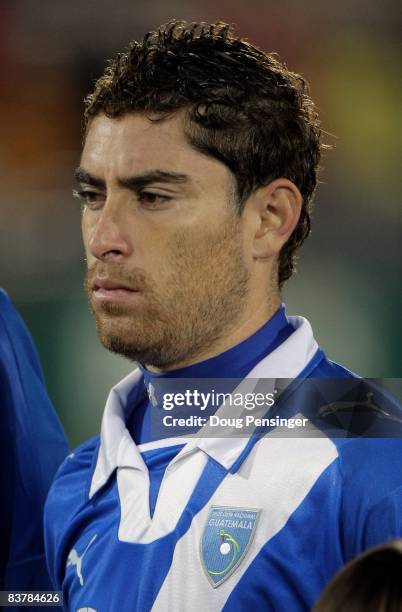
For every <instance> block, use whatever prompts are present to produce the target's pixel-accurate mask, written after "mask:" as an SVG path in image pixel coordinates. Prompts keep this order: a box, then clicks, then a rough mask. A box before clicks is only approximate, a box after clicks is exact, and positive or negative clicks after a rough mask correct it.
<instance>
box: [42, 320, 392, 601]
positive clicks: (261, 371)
mask: <svg viewBox="0 0 402 612" xmlns="http://www.w3.org/2000/svg"><path fill="white" fill-rule="evenodd" d="M290 321H291V323H292V325H293V327H294V328H295V331H294V332H293V333H292V334H291V335H290V336H289V337H288V338H287V339H286V340H285V341H284V342H283V343H282V344H281V345H280V346H278V347H277V348H275V350H273V351H272V352H271V353H270V354H269V355H268V356H267V357H265V358H264V359H263V360H262V361H260V363H258V364H257V366H256V367H255V368H254V369H253V370H252V371H251V372H250V374H249V375H248V377H247V378H246V379H245V381H244V382H245V383H246V384H247V381H249V382H250V384H251V381H252V380H254V381H255V380H257V379H260V378H267V379H275V378H284V379H293V378H296V377H301V378H308V377H314V378H344V377H352V376H353V375H352V374H351V373H350V372H348V371H347V370H345V369H344V368H342V367H341V366H338V365H336V364H334V363H331V362H330V361H328V360H327V359H326V357H325V355H324V353H323V352H322V351H321V350H320V349H319V348H318V346H317V344H316V342H315V340H314V338H313V335H312V330H311V327H310V325H309V323H308V322H307V321H306V320H305V319H303V318H301V317H291V318H290ZM143 394H144V385H143V382H142V373H141V371H140V370H136V371H135V372H134V373H132V374H130V375H129V376H128V377H127V378H125V379H124V380H123V381H122V382H121V383H119V384H118V385H116V387H114V388H113V389H112V391H111V393H110V395H109V398H108V401H107V404H106V408H105V413H104V417H103V422H102V430H101V436H100V438H99V437H96V438H94V439H92V440H90V441H88V442H87V443H85V444H83V445H82V446H81V447H79V448H78V449H77V450H76V451H75V453H74V454H73V455H72V456H71V457H70V458H69V459H67V460H66V461H65V462H64V464H63V465H62V467H61V468H60V470H59V472H58V474H57V476H56V479H55V481H54V483H53V486H52V489H51V491H50V494H49V497H48V500H47V504H46V511H45V531H46V550H47V557H48V564H49V571H50V573H51V576H52V579H53V582H54V586H55V588H57V589H62V590H63V591H64V596H65V602H66V608H67V609H68V610H73V611H74V612H75V611H78V610H86V609H93V610H96V611H97V612H110V611H114V610H122V611H127V612H130V611H136V610H138V611H141V612H143V611H146V610H155V611H163V612H165V611H167V610H169V611H170V610H172V611H173V610H174V611H175V612H181V611H183V612H184V611H188V610H208V611H211V612H212V611H215V610H230V611H236V610H239V611H240V610H241V611H244V610H245V609H247V608H249V607H251V606H255V608H256V609H259V610H267V611H277V612H282V611H283V610H286V611H287V612H293V611H294V612H297V611H302V610H303V611H304V610H310V609H311V607H312V605H313V604H314V602H315V601H316V599H317V598H318V595H319V594H320V592H321V590H322V589H323V587H324V586H325V584H326V583H327V582H328V581H329V580H330V578H331V577H332V576H333V575H334V573H335V572H336V571H337V570H338V569H339V568H340V567H341V566H342V565H343V564H344V563H345V562H346V561H347V560H349V559H350V558H352V557H353V556H355V555H356V554H358V553H359V552H360V551H362V550H364V549H365V548H367V547H369V546H372V545H375V544H378V543H380V542H383V541H385V540H387V539H389V538H393V537H396V536H400V535H401V512H400V499H401V494H402V442H401V440H400V439H396V438H394V439H377V438H371V439H368V438H367V439H364V438H350V439H347V438H346V439H331V438H330V437H328V436H327V435H321V436H317V437H308V438H301V437H300V438H295V437H289V436H288V437H280V436H278V435H276V434H277V430H276V429H271V430H269V431H268V432H267V433H266V435H264V436H263V437H249V438H246V437H235V436H233V437H225V438H213V437H208V435H206V433H205V432H206V431H208V430H204V429H201V430H200V432H199V434H198V435H197V436H196V437H193V438H189V439H188V440H187V441H185V444H183V440H182V439H180V438H179V439H177V438H176V439H169V438H167V439H165V440H159V441H153V442H149V443H145V444H141V445H138V446H136V445H135V443H134V441H133V439H132V437H131V436H130V434H129V432H128V430H127V428H126V422H127V419H128V417H129V414H130V413H131V411H132V410H133V409H135V406H136V405H138V403H139V402H140V401H142V400H143ZM219 411H220V409H218V412H217V414H219ZM169 453H171V455H170V456H171V457H172V458H171V461H170V463H169V465H168V466H167V468H166V471H165V472H164V475H163V479H162V483H161V486H160V489H159V491H158V494H157V496H156V497H155V495H153V494H152V491H150V480H149V472H148V467H147V466H148V465H150V462H155V461H158V457H164V458H165V459H166V456H168V457H169ZM161 462H162V463H163V459H162V461H161ZM151 506H152V509H151Z"/></svg>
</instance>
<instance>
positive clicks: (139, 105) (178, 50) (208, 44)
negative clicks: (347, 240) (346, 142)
mask: <svg viewBox="0 0 402 612" xmlns="http://www.w3.org/2000/svg"><path fill="white" fill-rule="evenodd" d="M85 106H86V108H85V115H84V130H86V129H87V127H88V123H89V122H90V120H91V118H92V117H94V116H96V115H98V114H99V113H104V114H105V115H106V116H107V117H118V116H120V115H123V114H125V113H130V112H150V113H156V114H157V116H158V117H159V118H160V119H163V118H165V117H167V116H170V115H172V114H173V113H175V112H176V111H179V110H181V109H184V110H185V111H186V114H185V116H186V121H185V124H186V125H185V133H186V136H187V138H188V140H189V143H190V144H191V145H192V146H193V147H194V148H196V149H197V150H199V151H201V152H202V153H204V154H207V155H210V156H211V157H214V158H216V159H218V160H219V161H221V162H223V163H224V164H225V165H226V166H227V167H228V168H229V170H230V171H231V172H232V173H233V175H234V177H235V180H236V185H237V206H238V211H239V214H241V212H242V210H243V205H244V202H245V201H246V199H247V198H248V196H249V195H250V194H251V193H252V192H253V191H254V190H256V189H257V188H258V187H261V186H263V185H267V184H268V183H269V182H270V181H272V180H274V179H275V178H279V177H285V178H288V179H289V180H291V181H292V182H293V183H294V184H295V185H296V186H297V187H298V188H299V190H300V192H301V194H302V196H303V206H302V211H301V215H300V220H299V222H298V224H297V226H296V228H295V230H294V232H293V233H292V235H291V236H290V238H289V240H288V241H287V243H286V244H285V245H284V246H283V248H282V250H281V252H280V255H279V262H278V283H279V286H281V285H282V284H283V283H284V281H286V280H287V279H288V278H289V277H290V276H291V275H292V273H293V271H294V266H295V252H296V250H297V249H298V248H299V247H300V246H301V244H302V243H303V242H304V240H305V239H306V237H307V236H308V234H309V233H310V213H311V204H312V196H313V193H314V190H315V187H316V182H317V170H318V165H319V161H320V157H321V150H322V148H323V145H322V144H321V129H320V124H319V120H318V115H317V112H316V109H315V106H314V103H313V102H312V100H311V98H310V97H309V95H308V85H307V83H306V81H305V80H304V79H303V78H302V77H301V76H300V75H298V74H296V73H294V72H290V71H289V70H288V69H287V68H286V66H284V65H283V64H281V63H280V62H279V61H278V60H277V59H276V57H275V55H273V54H270V53H264V52H263V51H261V50H260V49H258V48H257V47H255V46H253V45H251V44H250V43H249V42H248V41H246V40H244V39H241V38H238V37H236V36H235V35H234V34H233V31H232V30H231V28H230V26H229V25H227V24H225V23H220V22H219V23H216V24H207V23H203V22H201V23H187V22H183V21H172V22H169V23H167V24H164V25H162V26H160V27H159V28H158V30H156V31H153V32H149V33H148V34H146V35H145V37H144V39H143V41H142V42H136V41H134V42H132V43H130V45H129V48H128V50H127V52H125V53H119V54H118V55H117V57H116V58H115V59H113V60H111V61H110V62H109V63H108V66H107V68H106V70H105V72H104V74H103V75H102V76H101V77H100V78H99V79H98V80H97V82H96V84H95V89H94V92H93V93H92V94H90V95H89V96H88V97H87V98H86V100H85Z"/></svg>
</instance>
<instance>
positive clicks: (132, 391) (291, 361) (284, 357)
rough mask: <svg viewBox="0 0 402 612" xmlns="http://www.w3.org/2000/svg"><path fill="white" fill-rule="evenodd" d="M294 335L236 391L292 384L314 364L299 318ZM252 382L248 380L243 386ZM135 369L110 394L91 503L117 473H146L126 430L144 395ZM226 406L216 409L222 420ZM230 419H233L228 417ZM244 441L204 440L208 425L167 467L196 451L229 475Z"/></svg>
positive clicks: (313, 345)
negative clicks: (261, 381) (265, 383)
mask: <svg viewBox="0 0 402 612" xmlns="http://www.w3.org/2000/svg"><path fill="white" fill-rule="evenodd" d="M289 321H290V323H291V325H292V326H293V327H294V330H295V331H294V332H293V333H292V334H291V335H290V336H289V337H288V338H287V339H286V340H285V342H283V343H282V344H281V345H280V346H279V347H278V348H276V349H275V350H274V351H272V353H270V354H269V355H267V356H266V357H265V358H264V359H262V361H260V362H259V363H258V364H257V365H256V366H255V367H254V368H253V369H252V370H251V372H250V373H249V374H248V375H247V376H246V378H245V379H244V380H243V381H242V383H241V385H240V386H239V387H238V388H237V391H239V390H240V388H242V391H243V390H244V387H246V388H247V391H248V392H252V390H253V388H254V386H255V384H256V380H255V379H258V378H268V379H276V378H285V379H292V378H296V377H297V376H298V375H299V374H300V373H301V372H302V371H303V370H304V369H305V368H306V366H307V365H308V363H309V362H310V361H311V360H312V359H313V357H314V355H315V354H316V352H317V350H318V345H317V342H316V341H315V340H314V337H313V332H312V329H311V326H310V323H309V322H308V321H307V320H306V319H304V318H303V317H289ZM248 379H252V380H248ZM142 380H143V376H142V373H141V371H140V369H136V370H135V371H134V372H132V373H131V374H129V375H128V376H126V377H125V378H124V379H123V380H122V381H120V382H119V383H118V384H117V385H116V386H114V387H113V388H112V390H111V391H110V393H109V396H108V399H107V402H106V407H105V411H104V414H103V419H102V427H101V443H100V447H99V454H98V458H97V462H96V467H95V470H94V473H93V477H92V482H91V487H90V493H89V496H90V497H92V496H93V495H94V494H95V493H96V492H97V491H98V490H99V489H100V488H101V487H102V486H103V485H104V484H105V483H106V482H107V480H108V479H109V477H110V475H111V474H112V473H113V471H114V470H115V469H116V468H119V467H131V468H134V469H139V470H141V471H146V470H147V467H146V465H145V463H144V461H143V459H142V457H141V453H140V451H139V449H138V447H137V445H136V444H135V442H134V440H133V439H132V437H131V435H130V433H129V432H128V430H127V428H126V421H127V418H128V416H129V413H130V412H131V410H132V407H133V405H135V404H137V403H138V402H139V401H140V400H141V399H143V398H144V396H145V394H146V389H145V386H144V385H143V383H142ZM225 408H226V407H225V406H223V407H221V408H219V414H220V415H221V414H224V410H225ZM231 416H233V413H232V414H231ZM248 441H249V438H240V437H229V436H228V437H225V438H217V437H208V425H206V426H204V427H203V428H202V429H201V430H200V432H199V435H198V436H197V437H194V438H191V439H190V441H189V442H188V443H187V444H186V445H185V446H184V447H183V448H182V449H181V451H180V452H179V453H178V454H177V455H176V457H175V458H174V460H173V461H172V463H173V462H174V463H175V462H176V461H179V460H181V459H182V458H183V457H184V456H186V455H188V454H189V453H192V452H194V451H196V450H197V449H200V450H202V451H204V452H205V453H207V454H208V455H209V456H210V457H212V458H213V459H215V461H217V462H219V463H220V464H221V465H222V466H223V467H224V468H225V469H230V467H231V466H232V465H233V464H234V462H235V461H236V460H237V459H238V457H239V456H240V455H241V453H242V452H243V450H244V449H245V447H246V445H247V443H248Z"/></svg>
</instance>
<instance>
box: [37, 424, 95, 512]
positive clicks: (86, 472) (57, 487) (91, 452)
mask: <svg viewBox="0 0 402 612" xmlns="http://www.w3.org/2000/svg"><path fill="white" fill-rule="evenodd" d="M99 442H100V437H99V435H96V436H94V437H93V438H90V439H89V440H87V441H86V442H84V443H83V444H81V445H80V446H78V447H77V448H76V449H75V450H74V451H73V452H72V453H70V454H69V455H67V457H66V458H65V460H64V461H63V463H62V464H61V465H60V467H59V469H58V471H57V473H56V476H55V478H54V481H53V484H52V487H51V489H50V492H49V496H48V501H47V502H46V504H47V505H48V504H49V503H50V502H52V501H57V500H54V498H55V496H56V494H57V495H59V494H60V493H61V491H63V490H64V489H68V488H69V485H70V484H71V483H73V482H74V483H78V482H80V483H81V485H82V484H83V483H84V482H86V481H87V480H88V479H90V477H91V475H92V472H93V469H94V464H95V461H96V458H97V454H98V450H99ZM68 493H70V494H73V492H72V491H70V492H69V491H66V494H68ZM79 493H80V494H81V495H82V496H83V498H85V497H86V495H87V493H88V489H87V488H86V489H85V490H84V487H82V486H81V487H80V490H79Z"/></svg>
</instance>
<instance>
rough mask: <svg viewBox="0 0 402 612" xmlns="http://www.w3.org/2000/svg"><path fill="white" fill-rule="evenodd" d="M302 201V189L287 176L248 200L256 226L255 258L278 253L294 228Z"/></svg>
mask: <svg viewBox="0 0 402 612" xmlns="http://www.w3.org/2000/svg"><path fill="white" fill-rule="evenodd" d="M302 203H303V198H302V195H301V193H300V191H299V189H298V188H297V187H296V185H295V184H294V183H292V181H290V180H289V179H285V178H279V179H275V180H274V181H272V182H271V183H269V185H265V186H264V187H260V188H259V189H257V190H256V191H255V192H254V193H253V194H252V195H251V196H250V198H249V202H247V206H248V213H249V214H250V215H251V217H252V226H253V234H254V235H253V237H252V240H253V244H252V254H253V259H262V260H263V259H268V258H270V257H273V256H275V255H278V254H279V251H280V250H281V248H282V247H283V245H284V244H285V243H286V242H287V240H288V239H289V237H290V235H291V234H292V232H293V230H294V229H295V227H296V225H297V222H298V220H299V217H300V211H301V207H302Z"/></svg>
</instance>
